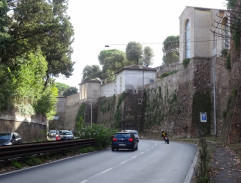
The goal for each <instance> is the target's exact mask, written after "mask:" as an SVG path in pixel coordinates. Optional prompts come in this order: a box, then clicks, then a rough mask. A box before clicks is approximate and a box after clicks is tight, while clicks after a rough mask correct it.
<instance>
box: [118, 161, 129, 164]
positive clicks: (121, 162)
mask: <svg viewBox="0 0 241 183" xmlns="http://www.w3.org/2000/svg"><path fill="white" fill-rule="evenodd" d="M126 162H128V161H122V162H121V163H120V164H124V163H126Z"/></svg>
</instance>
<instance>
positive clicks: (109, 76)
mask: <svg viewBox="0 0 241 183" xmlns="http://www.w3.org/2000/svg"><path fill="white" fill-rule="evenodd" d="M98 59H99V63H100V65H102V71H101V73H102V74H101V79H102V80H103V82H104V83H108V82H111V81H113V80H114V79H115V77H114V74H115V72H117V71H118V70H120V69H121V68H123V67H124V66H126V65H130V63H129V62H128V61H127V60H126V58H125V53H124V52H123V51H120V50H116V49H112V50H102V51H101V52H100V54H99V56H98Z"/></svg>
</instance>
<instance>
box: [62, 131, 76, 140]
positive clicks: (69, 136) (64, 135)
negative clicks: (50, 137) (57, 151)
mask: <svg viewBox="0 0 241 183" xmlns="http://www.w3.org/2000/svg"><path fill="white" fill-rule="evenodd" d="M59 136H60V139H61V140H73V139H74V135H73V133H72V132H71V131H69V130H61V131H60V132H59Z"/></svg>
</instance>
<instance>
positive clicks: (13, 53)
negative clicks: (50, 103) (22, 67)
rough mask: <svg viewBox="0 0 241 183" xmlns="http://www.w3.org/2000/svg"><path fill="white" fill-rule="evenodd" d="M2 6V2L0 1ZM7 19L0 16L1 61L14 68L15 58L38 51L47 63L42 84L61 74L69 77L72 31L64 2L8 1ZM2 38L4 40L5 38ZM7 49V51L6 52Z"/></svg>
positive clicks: (42, 0) (71, 63)
mask: <svg viewBox="0 0 241 183" xmlns="http://www.w3.org/2000/svg"><path fill="white" fill-rule="evenodd" d="M3 2H5V3H3V4H6V0H3ZM7 2H8V10H9V9H12V11H11V13H9V15H8V14H7V13H8V12H6V11H4V12H5V13H4V15H2V17H1V19H2V18H3V20H5V21H4V23H5V22H6V23H5V24H6V27H7V29H4V30H5V31H6V30H7V32H6V33H5V35H6V34H7V35H8V37H9V38H8V41H4V42H3V45H4V46H3V47H4V48H3V49H1V50H0V51H1V56H0V57H1V61H2V63H5V64H7V65H8V66H15V65H16V64H17V63H16V59H15V58H16V57H17V56H22V55H24V54H25V53H27V52H31V51H35V50H37V49H39V48H40V49H41V52H42V54H43V56H44V57H45V58H46V61H47V62H48V69H47V72H46V80H48V79H49V78H50V76H58V75H59V74H63V75H65V76H66V77H69V76H70V75H71V73H72V71H73V64H74V63H73V62H72V61H71V53H72V48H71V43H72V42H73V35H74V32H73V27H72V25H71V23H70V21H69V19H70V18H69V17H68V16H67V15H66V10H67V1H66V0H52V1H47V0H28V1H26V0H8V1H7ZM5 38H6V36H5ZM6 48H7V49H6Z"/></svg>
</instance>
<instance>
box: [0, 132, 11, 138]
mask: <svg viewBox="0 0 241 183" xmlns="http://www.w3.org/2000/svg"><path fill="white" fill-rule="evenodd" d="M10 138H11V133H0V140H7V139H10Z"/></svg>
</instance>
